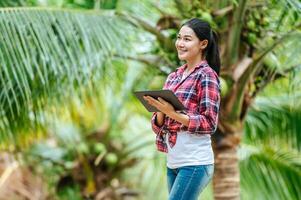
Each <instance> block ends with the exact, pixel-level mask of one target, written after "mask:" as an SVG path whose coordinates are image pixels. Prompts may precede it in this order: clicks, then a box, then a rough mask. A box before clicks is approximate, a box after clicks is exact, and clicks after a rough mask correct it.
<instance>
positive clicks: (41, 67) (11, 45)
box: [0, 9, 128, 141]
mask: <svg viewBox="0 0 301 200" xmlns="http://www.w3.org/2000/svg"><path fill="white" fill-rule="evenodd" d="M116 26H118V27H123V26H124V24H123V22H122V21H121V20H120V19H118V18H114V17H109V16H105V15H100V14H96V13H95V14H94V13H86V14H84V13H72V12H71V11H70V12H67V11H56V10H47V9H45V10H41V9H16V10H1V11H0V27H1V29H2V30H4V31H2V32H1V33H2V34H1V37H0V41H1V44H2V46H1V49H2V51H1V53H0V58H1V65H2V68H1V70H0V77H1V81H0V87H1V88H3V90H2V91H1V104H0V106H1V111H2V112H1V121H0V132H1V139H2V141H5V140H9V139H12V138H9V137H11V136H12V137H14V136H15V135H11V136H9V135H8V134H9V133H10V132H17V131H18V130H20V128H22V129H24V128H27V130H30V129H32V128H35V127H37V124H42V123H43V115H42V113H41V110H42V109H45V106H46V105H47V106H49V107H50V106H52V105H56V102H62V101H65V100H66V99H68V98H72V96H73V95H75V94H79V95H80V94H81V93H82V92H81V91H82V90H83V88H86V89H89V90H90V92H91V91H92V84H93V82H95V81H97V80H100V79H101V78H102V76H103V74H104V73H103V65H104V62H106V63H109V61H110V59H112V56H113V54H116V52H118V54H119V55H122V54H123V52H124V51H125V43H126V38H125V37H123V36H122V37H121V34H123V33H126V31H127V28H126V27H124V29H123V32H122V33H121V32H119V31H118V30H117V29H116ZM127 45H128V43H127ZM14 66H18V67H14ZM4 130H5V131H4ZM4 133H5V134H4Z"/></svg>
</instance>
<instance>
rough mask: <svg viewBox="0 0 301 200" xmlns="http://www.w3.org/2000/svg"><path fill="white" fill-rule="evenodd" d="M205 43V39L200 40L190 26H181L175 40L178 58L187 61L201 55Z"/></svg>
mask: <svg viewBox="0 0 301 200" xmlns="http://www.w3.org/2000/svg"><path fill="white" fill-rule="evenodd" d="M207 43H208V41H207V40H203V41H201V40H200V39H199V38H198V37H197V36H196V34H195V33H194V31H193V30H192V29H191V28H190V27H188V26H183V27H182V28H181V29H180V31H179V34H178V38H177V40H176V48H177V51H178V57H179V59H180V60H185V61H189V60H194V59H196V58H198V57H201V56H202V50H203V49H204V48H206V46H207Z"/></svg>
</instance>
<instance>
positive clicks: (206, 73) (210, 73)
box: [197, 65, 218, 79]
mask: <svg viewBox="0 0 301 200" xmlns="http://www.w3.org/2000/svg"><path fill="white" fill-rule="evenodd" d="M197 73H198V74H199V75H200V76H201V77H215V78H217V79H218V75H217V73H216V72H215V71H214V70H213V69H212V68H211V67H210V66H209V65H207V66H204V67H201V68H200V70H198V72H197Z"/></svg>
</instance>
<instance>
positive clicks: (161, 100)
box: [158, 97, 166, 103]
mask: <svg viewBox="0 0 301 200" xmlns="http://www.w3.org/2000/svg"><path fill="white" fill-rule="evenodd" d="M158 100H159V101H160V102H161V103H166V101H165V100H164V99H162V98H161V97H159V98H158Z"/></svg>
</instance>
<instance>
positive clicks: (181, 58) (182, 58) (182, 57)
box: [178, 54, 186, 60]
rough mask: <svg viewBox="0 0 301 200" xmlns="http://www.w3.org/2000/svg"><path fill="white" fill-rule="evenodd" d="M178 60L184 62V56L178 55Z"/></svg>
mask: <svg viewBox="0 0 301 200" xmlns="http://www.w3.org/2000/svg"><path fill="white" fill-rule="evenodd" d="M178 58H179V59H180V60H186V56H184V55H180V54H178Z"/></svg>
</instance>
